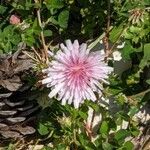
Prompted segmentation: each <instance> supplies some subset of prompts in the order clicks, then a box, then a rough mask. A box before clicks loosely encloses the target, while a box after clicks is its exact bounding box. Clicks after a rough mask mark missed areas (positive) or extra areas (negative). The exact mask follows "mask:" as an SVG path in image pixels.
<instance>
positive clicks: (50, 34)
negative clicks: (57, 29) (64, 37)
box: [44, 30, 52, 37]
mask: <svg viewBox="0 0 150 150" xmlns="http://www.w3.org/2000/svg"><path fill="white" fill-rule="evenodd" d="M44 36H45V37H47V36H52V31H51V30H44Z"/></svg>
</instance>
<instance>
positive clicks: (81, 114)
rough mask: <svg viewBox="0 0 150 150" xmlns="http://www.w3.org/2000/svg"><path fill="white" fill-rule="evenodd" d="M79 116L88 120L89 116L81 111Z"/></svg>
mask: <svg viewBox="0 0 150 150" xmlns="http://www.w3.org/2000/svg"><path fill="white" fill-rule="evenodd" d="M79 115H80V116H81V118H83V119H87V114H86V113H85V112H82V111H79Z"/></svg>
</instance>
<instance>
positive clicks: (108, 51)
mask: <svg viewBox="0 0 150 150" xmlns="http://www.w3.org/2000/svg"><path fill="white" fill-rule="evenodd" d="M109 28H110V0H107V27H106V31H105V36H104V38H103V43H104V48H105V54H106V57H105V61H107V57H108V56H109V53H110V49H109Z"/></svg>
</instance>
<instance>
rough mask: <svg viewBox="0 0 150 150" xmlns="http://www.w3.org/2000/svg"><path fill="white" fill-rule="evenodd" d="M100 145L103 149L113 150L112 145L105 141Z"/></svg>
mask: <svg viewBox="0 0 150 150" xmlns="http://www.w3.org/2000/svg"><path fill="white" fill-rule="evenodd" d="M102 147H103V149H104V150H113V149H114V147H113V146H112V145H111V144H109V143H107V142H105V143H102Z"/></svg>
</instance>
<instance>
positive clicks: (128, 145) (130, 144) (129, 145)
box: [123, 141, 134, 150]
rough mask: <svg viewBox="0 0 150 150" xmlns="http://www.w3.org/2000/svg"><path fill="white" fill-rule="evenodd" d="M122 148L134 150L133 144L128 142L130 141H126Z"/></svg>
mask: <svg viewBox="0 0 150 150" xmlns="http://www.w3.org/2000/svg"><path fill="white" fill-rule="evenodd" d="M123 148H125V149H126V150H133V149H134V144H133V143H132V142H130V141H127V142H126V143H125V144H124V146H123Z"/></svg>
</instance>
